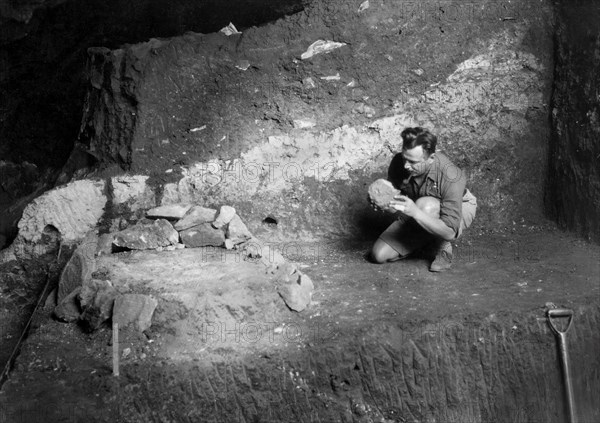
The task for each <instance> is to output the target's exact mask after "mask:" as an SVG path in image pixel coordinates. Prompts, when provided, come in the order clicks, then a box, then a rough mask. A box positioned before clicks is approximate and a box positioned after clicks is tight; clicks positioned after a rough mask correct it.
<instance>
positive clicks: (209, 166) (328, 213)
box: [81, 1, 552, 237]
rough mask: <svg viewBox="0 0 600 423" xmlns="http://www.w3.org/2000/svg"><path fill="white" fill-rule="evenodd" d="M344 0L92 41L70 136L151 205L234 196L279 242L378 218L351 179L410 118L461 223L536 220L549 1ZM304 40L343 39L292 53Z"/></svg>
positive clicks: (393, 144) (369, 224)
mask: <svg viewBox="0 0 600 423" xmlns="http://www.w3.org/2000/svg"><path fill="white" fill-rule="evenodd" d="M355 3H356V2H353V1H352V2H350V1H336V2H319V3H318V4H314V5H312V6H310V7H308V8H307V9H305V11H303V12H301V13H298V14H295V15H292V16H288V17H286V18H285V19H283V20H280V21H278V22H277V23H275V24H270V25H267V26H264V27H260V28H250V29H248V30H246V31H244V32H243V33H242V34H237V35H232V36H229V37H228V36H225V35H224V34H221V33H216V34H211V35H199V34H193V33H188V34H186V35H185V36H183V37H179V38H173V39H169V40H157V39H153V40H151V41H150V42H148V43H143V44H138V45H133V46H127V47H125V48H123V49H120V50H114V51H111V52H102V53H94V52H92V60H91V62H90V63H91V64H92V67H91V74H92V78H91V80H92V87H91V88H90V91H89V94H88V99H89V101H88V103H87V107H86V114H85V116H84V132H83V133H85V134H87V136H84V137H82V139H81V142H82V143H83V144H85V145H86V146H87V147H89V149H90V150H91V151H92V153H93V154H96V155H98V156H99V158H100V160H101V161H102V162H104V164H106V165H108V164H110V163H119V164H120V165H121V166H122V167H124V168H125V169H127V170H130V171H134V172H140V173H147V174H151V175H153V177H154V181H155V182H158V183H159V185H161V186H164V185H165V183H171V184H167V185H166V186H165V187H164V197H163V203H167V202H176V201H196V202H197V201H200V202H203V203H222V202H227V203H232V204H234V205H235V206H236V208H238V209H239V210H241V214H242V215H244V217H245V218H246V221H248V222H249V223H250V225H251V226H252V225H254V227H253V228H251V229H252V230H257V229H259V226H261V222H262V221H263V220H264V219H266V218H269V219H271V220H269V222H273V221H276V222H277V228H278V229H277V231H278V233H280V234H282V233H286V234H288V236H289V234H301V235H302V236H309V237H310V236H316V237H319V236H326V235H332V234H343V235H348V234H352V235H353V236H361V235H365V234H368V233H370V232H371V231H373V230H374V229H375V230H379V229H380V228H381V227H382V226H383V224H378V223H377V222H378V221H381V218H378V217H377V215H374V214H373V212H372V211H370V210H369V209H368V207H367V204H366V202H365V192H366V187H367V185H368V184H369V183H370V182H371V181H372V180H374V179H375V178H376V177H380V176H383V175H384V174H385V173H386V171H387V166H388V164H389V161H390V160H391V158H392V151H393V150H395V149H398V148H399V143H398V139H399V133H400V132H401V130H402V129H403V128H404V127H406V126H409V125H421V126H426V127H429V128H431V129H432V130H433V131H434V132H436V133H437V134H438V135H439V138H440V148H441V150H443V151H444V152H446V153H447V154H448V155H449V156H450V157H452V158H453V159H454V161H455V163H456V164H457V165H458V166H459V167H461V168H462V169H463V170H464V171H465V172H467V175H468V180H469V182H468V184H469V187H470V188H471V189H472V191H473V192H474V193H475V195H476V196H478V198H479V200H480V204H481V206H480V208H479V212H478V213H479V215H478V218H477V221H476V224H477V225H479V226H480V227H484V226H486V227H491V228H492V229H494V228H496V229H498V228H503V227H505V226H507V225H509V226H512V225H515V224H526V223H529V222H535V221H536V219H537V218H538V217H539V216H540V214H541V208H542V206H541V205H542V192H541V191H542V189H541V181H542V180H543V176H544V163H543V157H544V156H545V150H544V148H545V147H544V146H545V145H546V143H547V137H548V135H549V134H548V129H547V126H548V125H547V113H548V108H547V104H548V102H549V95H550V82H551V76H552V60H551V59H552V58H551V41H552V39H551V30H552V28H551V24H552V8H551V5H550V4H549V2H541V3H537V2H536V3H535V4H532V3H531V2H529V1H516V2H498V1H488V2H481V3H477V4H472V3H462V2H461V3H453V2H448V4H446V5H445V6H444V7H437V6H439V4H438V3H439V2H435V5H437V6H436V7H434V6H435V5H434V4H433V3H422V4H421V3H419V4H417V3H416V2H395V3H385V2H381V1H372V2H370V3H369V7H368V8H367V9H364V10H360V11H359V10H358V9H359V7H358V6H359V5H357V4H355ZM318 39H323V40H332V41H336V42H340V43H344V44H345V45H343V46H341V47H339V48H337V49H336V50H334V51H332V52H330V53H328V54H319V55H315V56H313V57H311V58H308V59H302V58H301V55H302V53H304V52H305V51H306V50H307V48H308V47H309V46H310V45H311V44H312V43H313V42H315V41H317V40H318ZM109 69H112V70H116V72H112V71H110V72H109V71H108V70H109ZM119 95H121V96H123V97H124V98H123V101H120V102H117V103H115V102H114V101H113V100H114V99H115V98H116V97H117V96H119ZM117 118H118V119H125V120H127V121H128V124H127V129H122V128H120V127H118V126H114V125H111V124H110V122H111V120H116V119H117ZM127 131H130V132H129V133H128V132H127ZM116 140H119V141H118V145H117V144H115V141H116ZM259 200H260V201H259ZM374 222H375V223H374ZM275 235H276V234H274V236H275Z"/></svg>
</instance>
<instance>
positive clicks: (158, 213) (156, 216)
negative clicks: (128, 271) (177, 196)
mask: <svg viewBox="0 0 600 423" xmlns="http://www.w3.org/2000/svg"><path fill="white" fill-rule="evenodd" d="M251 238H252V234H251V233H250V231H249V230H248V228H247V227H246V225H245V224H244V222H242V219H240V217H239V216H238V215H237V214H236V211H235V209H234V208H233V207H231V206H221V208H220V209H219V210H218V211H217V210H216V209H211V208H207V207H202V206H192V205H189V204H172V205H168V206H160V207H156V208H153V209H151V210H149V211H148V212H147V213H146V219H144V220H142V221H140V222H138V223H137V224H136V225H134V226H132V227H129V228H127V229H125V230H122V231H120V232H117V233H115V234H109V235H107V236H105V237H104V242H105V245H107V246H108V245H109V242H110V246H111V248H112V250H113V251H119V250H123V249H127V250H149V249H156V250H159V251H161V250H162V249H166V250H174V249H176V248H185V247H188V248H197V247H224V248H227V249H233V248H235V247H236V246H237V245H239V244H242V243H244V242H246V241H248V240H249V239H251Z"/></svg>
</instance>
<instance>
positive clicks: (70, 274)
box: [57, 233, 98, 304]
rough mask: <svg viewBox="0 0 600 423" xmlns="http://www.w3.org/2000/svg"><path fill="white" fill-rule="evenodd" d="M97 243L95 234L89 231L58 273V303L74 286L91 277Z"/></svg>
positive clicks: (80, 284) (94, 267)
mask: <svg viewBox="0 0 600 423" xmlns="http://www.w3.org/2000/svg"><path fill="white" fill-rule="evenodd" d="M97 245H98V237H97V235H96V234H94V233H90V234H88V235H87V236H86V237H85V239H84V240H83V241H82V242H81V244H80V245H79V246H78V247H77V248H76V249H75V251H74V252H73V255H72V256H71V258H70V259H69V261H68V262H67V264H66V265H65V268H64V269H63V271H62V273H61V274H60V279H59V281H58V296H57V302H58V304H60V303H61V302H62V301H63V299H64V298H65V297H67V296H68V295H69V294H70V293H71V292H73V291H74V290H75V289H76V288H78V287H81V286H82V284H84V283H85V282H87V281H89V280H90V279H91V278H92V273H93V272H94V271H95V270H96V248H97Z"/></svg>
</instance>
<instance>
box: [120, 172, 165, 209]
mask: <svg viewBox="0 0 600 423" xmlns="http://www.w3.org/2000/svg"><path fill="white" fill-rule="evenodd" d="M147 180H148V176H145V175H134V176H115V177H113V178H112V179H111V184H112V189H113V191H112V201H113V204H115V205H122V204H127V205H128V206H129V208H130V210H131V211H135V210H140V209H146V208H148V207H153V206H154V204H155V201H156V200H155V195H154V191H152V189H151V188H150V187H149V186H148V185H147V184H146V181H147Z"/></svg>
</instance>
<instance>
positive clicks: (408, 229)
mask: <svg viewBox="0 0 600 423" xmlns="http://www.w3.org/2000/svg"><path fill="white" fill-rule="evenodd" d="M476 211H477V198H475V196H474V195H473V194H471V192H470V191H469V190H468V189H467V190H465V195H464V196H463V203H462V218H461V220H460V226H459V228H458V233H457V234H456V238H458V237H460V236H461V235H462V233H463V231H464V230H465V229H467V228H468V227H469V226H471V223H473V219H475V213H476ZM379 239H381V240H382V241H384V242H385V243H386V244H388V245H389V246H390V247H392V248H393V249H394V250H396V251H397V252H398V253H399V254H400V256H405V255H408V254H410V253H412V252H413V251H415V250H418V249H419V248H423V247H425V246H426V245H427V244H429V243H431V242H433V241H435V240H436V239H438V238H437V237H436V236H434V235H432V234H430V233H429V232H427V231H426V230H425V229H423V228H422V227H421V226H420V225H419V224H418V223H417V222H415V220H414V219H412V218H410V217H405V218H400V219H399V220H397V221H395V222H394V223H392V224H391V225H390V226H389V227H388V228H387V229H386V230H385V231H383V233H382V234H381V235H380V236H379Z"/></svg>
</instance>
